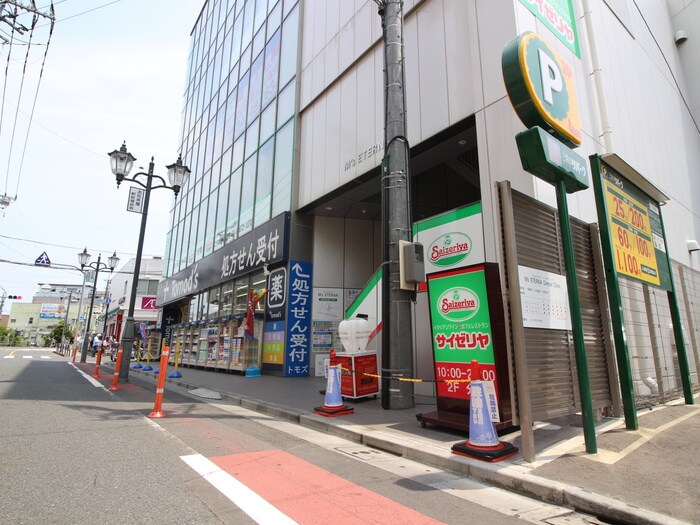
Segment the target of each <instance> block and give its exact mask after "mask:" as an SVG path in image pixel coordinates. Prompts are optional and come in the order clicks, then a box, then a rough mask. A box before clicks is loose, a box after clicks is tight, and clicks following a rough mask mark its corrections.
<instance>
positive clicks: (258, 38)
mask: <svg viewBox="0 0 700 525" xmlns="http://www.w3.org/2000/svg"><path fill="white" fill-rule="evenodd" d="M264 47H265V28H262V29H261V30H260V31H258V32H257V34H256V35H255V38H254V39H253V48H252V49H253V56H254V57H256V56H258V54H259V53H260V52H261V51H262V50H263V48H264Z"/></svg>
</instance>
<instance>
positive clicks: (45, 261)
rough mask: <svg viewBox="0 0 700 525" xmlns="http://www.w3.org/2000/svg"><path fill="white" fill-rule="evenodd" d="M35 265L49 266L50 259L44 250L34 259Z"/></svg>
mask: <svg viewBox="0 0 700 525" xmlns="http://www.w3.org/2000/svg"><path fill="white" fill-rule="evenodd" d="M34 264H35V265H36V266H51V260H50V259H49V256H48V255H47V254H46V252H44V253H42V254H41V255H40V256H39V257H38V258H37V260H36V261H34Z"/></svg>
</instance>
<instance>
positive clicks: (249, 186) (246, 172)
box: [238, 154, 258, 236]
mask: <svg viewBox="0 0 700 525" xmlns="http://www.w3.org/2000/svg"><path fill="white" fill-rule="evenodd" d="M257 157H258V156H257V154H253V155H251V157H250V158H249V159H248V160H246V161H245V164H243V182H242V184H241V213H240V226H239V228H238V235H239V236H240V235H243V234H244V233H247V232H249V231H250V230H252V229H253V205H254V199H255V170H256V161H257Z"/></svg>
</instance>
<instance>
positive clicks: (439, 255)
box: [428, 232, 472, 266]
mask: <svg viewBox="0 0 700 525" xmlns="http://www.w3.org/2000/svg"><path fill="white" fill-rule="evenodd" d="M471 249H472V240H471V239H470V238H469V237H468V236H467V235H465V234H464V233H461V232H450V233H446V234H444V235H441V236H440V237H438V238H437V239H435V240H434V241H433V242H432V243H430V249H429V254H428V257H429V258H430V262H431V263H433V264H435V265H437V266H454V265H455V264H457V263H458V262H461V261H462V260H464V259H465V258H466V257H467V255H469V252H470V251H471Z"/></svg>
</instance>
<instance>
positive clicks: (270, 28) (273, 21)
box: [267, 0, 282, 37]
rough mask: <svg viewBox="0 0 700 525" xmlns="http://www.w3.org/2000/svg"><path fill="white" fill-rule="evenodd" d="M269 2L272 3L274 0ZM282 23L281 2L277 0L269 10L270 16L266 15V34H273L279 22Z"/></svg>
mask: <svg viewBox="0 0 700 525" xmlns="http://www.w3.org/2000/svg"><path fill="white" fill-rule="evenodd" d="M270 3H271V4H272V3H274V0H271V1H270ZM281 23H282V2H277V5H276V6H275V8H274V9H273V10H272V11H271V12H270V16H268V17H267V36H268V37H269V36H270V35H271V34H273V33H274V32H275V31H277V29H279V27H280V24H281Z"/></svg>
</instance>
